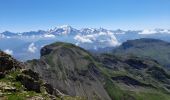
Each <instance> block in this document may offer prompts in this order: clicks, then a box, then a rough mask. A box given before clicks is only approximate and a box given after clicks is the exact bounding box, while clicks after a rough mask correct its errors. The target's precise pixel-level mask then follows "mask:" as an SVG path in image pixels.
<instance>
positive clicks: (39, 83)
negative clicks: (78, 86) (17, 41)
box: [0, 51, 83, 100]
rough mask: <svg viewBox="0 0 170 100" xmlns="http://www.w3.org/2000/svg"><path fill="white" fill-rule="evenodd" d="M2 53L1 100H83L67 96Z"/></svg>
mask: <svg viewBox="0 0 170 100" xmlns="http://www.w3.org/2000/svg"><path fill="white" fill-rule="evenodd" d="M23 68H24V64H23V63H20V62H18V61H17V60H15V59H13V58H12V57H11V56H10V55H8V54H5V53H4V52H2V51H0V100H77V99H78V100H83V98H80V97H71V96H68V95H65V94H63V93H61V92H60V91H58V90H57V89H55V88H53V87H52V86H51V85H50V84H48V83H45V82H44V81H43V80H42V79H41V78H40V77H39V74H38V73H36V72H34V71H32V70H30V69H28V70H26V69H23Z"/></svg>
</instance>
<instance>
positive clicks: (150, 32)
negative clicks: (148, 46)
mask: <svg viewBox="0 0 170 100" xmlns="http://www.w3.org/2000/svg"><path fill="white" fill-rule="evenodd" d="M155 33H157V31H155V30H148V29H145V30H143V31H142V32H139V33H138V34H155Z"/></svg>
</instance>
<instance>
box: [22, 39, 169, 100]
mask: <svg viewBox="0 0 170 100" xmlns="http://www.w3.org/2000/svg"><path fill="white" fill-rule="evenodd" d="M24 67H25V69H27V70H28V69H31V70H33V71H35V72H36V73H39V75H40V77H41V78H42V79H43V81H44V82H46V83H48V84H49V85H50V86H48V87H49V88H52V87H53V88H55V89H57V90H58V92H59V93H60V94H65V95H69V96H72V97H75V96H76V97H77V96H78V97H80V98H81V99H85V100H169V98H170V85H169V84H170V72H169V71H168V70H167V69H166V67H163V65H162V64H159V62H157V61H156V60H153V59H151V58H142V57H138V56H135V55H126V54H125V55H123V56H119V55H114V53H107V54H100V55H94V54H90V53H89V52H87V51H86V50H84V49H82V48H80V47H78V46H75V45H73V44H69V43H63V42H56V43H53V44H50V45H47V46H45V47H43V48H42V49H41V58H40V59H34V60H30V61H27V62H26V63H25V66H24ZM50 90H53V89H49V90H47V91H50ZM38 92H39V91H38ZM50 93H52V94H53V93H54V92H52V91H50Z"/></svg>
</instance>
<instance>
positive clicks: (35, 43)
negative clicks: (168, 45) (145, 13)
mask: <svg viewBox="0 0 170 100" xmlns="http://www.w3.org/2000/svg"><path fill="white" fill-rule="evenodd" d="M139 38H155V39H161V40H164V41H168V42H169V41H170V30H167V29H154V30H128V31H124V30H120V29H118V30H107V29H104V28H99V29H96V28H83V29H75V28H73V27H71V26H69V25H63V26H60V27H55V28H54V29H49V30H47V31H44V30H39V31H30V32H22V33H13V32H9V31H5V32H2V33H0V47H1V48H0V49H1V50H3V51H5V52H7V53H9V54H12V55H13V56H14V57H15V58H16V59H18V60H22V61H26V60H29V59H33V58H39V56H40V55H39V54H40V53H39V51H40V49H41V48H42V47H43V46H45V45H48V44H50V43H53V42H56V41H58V42H67V43H72V44H75V45H77V46H80V47H82V48H84V49H86V50H98V49H102V48H108V47H109V48H110V47H113V48H114V47H117V46H119V45H120V44H122V43H123V42H125V41H127V40H133V39H139ZM14 44H15V45H14Z"/></svg>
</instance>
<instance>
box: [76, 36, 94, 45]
mask: <svg viewBox="0 0 170 100" xmlns="http://www.w3.org/2000/svg"><path fill="white" fill-rule="evenodd" d="M74 39H75V40H77V41H78V42H81V43H92V40H91V39H90V37H88V36H83V35H76V36H75V37H74Z"/></svg>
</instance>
